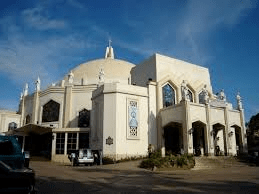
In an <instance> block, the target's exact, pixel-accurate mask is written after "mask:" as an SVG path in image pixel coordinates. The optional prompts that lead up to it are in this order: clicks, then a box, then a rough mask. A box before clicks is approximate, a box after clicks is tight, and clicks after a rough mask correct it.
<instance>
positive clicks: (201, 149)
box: [192, 121, 207, 156]
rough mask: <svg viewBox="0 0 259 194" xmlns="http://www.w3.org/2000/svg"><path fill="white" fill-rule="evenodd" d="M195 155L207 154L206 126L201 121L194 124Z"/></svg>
mask: <svg viewBox="0 0 259 194" xmlns="http://www.w3.org/2000/svg"><path fill="white" fill-rule="evenodd" d="M192 129H193V133H192V134H193V149H194V155H196V156H200V155H204V154H205V153H207V149H206V143H207V142H206V133H205V131H206V125H205V124H204V123H202V122H200V121H197V122H194V123H192Z"/></svg>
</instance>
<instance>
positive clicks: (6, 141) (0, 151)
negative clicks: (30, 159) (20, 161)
mask: <svg viewBox="0 0 259 194" xmlns="http://www.w3.org/2000/svg"><path fill="white" fill-rule="evenodd" d="M19 153H21V149H20V147H19V144H18V143H17V141H16V140H15V138H14V137H6V136H0V155H14V154H19Z"/></svg>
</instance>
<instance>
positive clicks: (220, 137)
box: [213, 123, 227, 156]
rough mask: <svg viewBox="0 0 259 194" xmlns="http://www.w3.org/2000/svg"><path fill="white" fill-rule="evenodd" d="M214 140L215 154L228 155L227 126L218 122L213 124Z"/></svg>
mask: <svg viewBox="0 0 259 194" xmlns="http://www.w3.org/2000/svg"><path fill="white" fill-rule="evenodd" d="M213 141H214V150H215V155H216V156H220V155H227V146H226V137H225V126H224V125H222V124H220V123H217V124H215V125H213Z"/></svg>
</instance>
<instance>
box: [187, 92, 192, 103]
mask: <svg viewBox="0 0 259 194" xmlns="http://www.w3.org/2000/svg"><path fill="white" fill-rule="evenodd" d="M187 98H188V99H189V100H190V102H193V96H192V92H191V90H189V89H188V93H187Z"/></svg>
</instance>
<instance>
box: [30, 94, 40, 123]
mask: <svg viewBox="0 0 259 194" xmlns="http://www.w3.org/2000/svg"><path fill="white" fill-rule="evenodd" d="M38 112H39V92H38V91H36V92H35V93H34V96H33V110H32V121H31V123H33V124H37V121H38Z"/></svg>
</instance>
